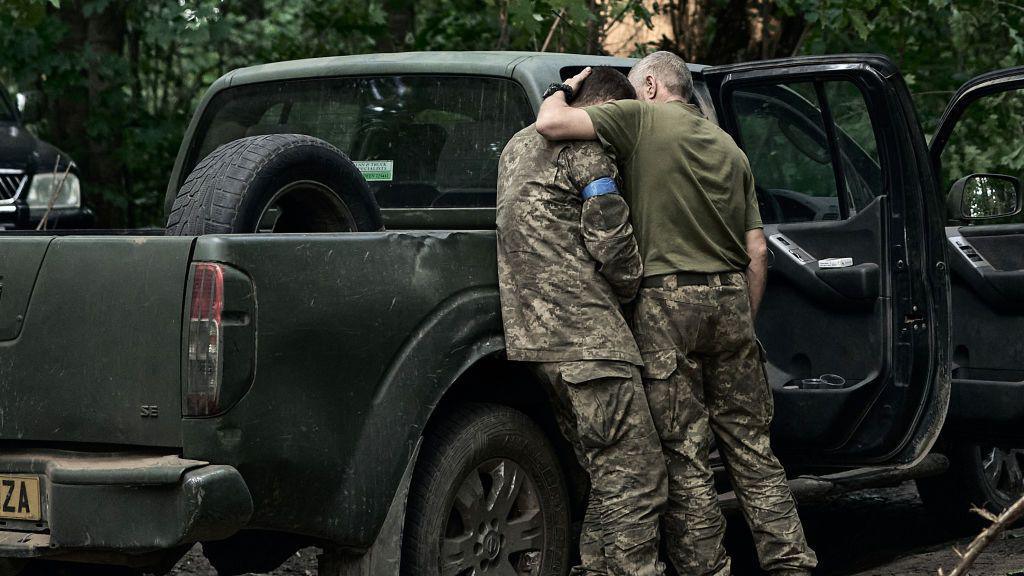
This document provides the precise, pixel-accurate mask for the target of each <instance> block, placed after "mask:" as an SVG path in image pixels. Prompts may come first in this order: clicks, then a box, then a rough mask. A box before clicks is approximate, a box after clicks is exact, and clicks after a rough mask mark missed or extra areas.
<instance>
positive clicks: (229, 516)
mask: <svg viewBox="0 0 1024 576" xmlns="http://www.w3.org/2000/svg"><path fill="white" fill-rule="evenodd" d="M4 474H12V475H19V476H25V475H31V476H36V477H38V478H39V480H40V492H41V499H42V519H41V520H39V521H18V520H6V521H3V530H0V557H7V558H29V557H39V556H59V555H65V554H69V553H70V554H73V553H76V552H89V551H111V552H117V553H121V554H145V553H147V552H153V551H158V550H166V549H170V548H174V547H177V546H181V545H183V544H189V543H192V542H197V541H201V540H217V539H221V538H226V537H228V536H230V535H231V534H234V533H235V532H237V531H238V530H239V528H241V527H242V526H243V525H245V523H246V522H247V521H248V520H249V517H250V516H251V515H252V498H251V497H250V495H249V490H248V488H247V487H246V485H245V482H244V481H243V480H242V476H241V475H240V474H239V473H238V471H237V470H235V469H234V468H232V467H230V466H218V465H211V464H208V463H206V462H201V461H197V460H185V459H182V458H178V457H177V456H157V455H139V454H134V455H133V454H83V453H77V452H58V451H28V452H16V453H6V454H3V455H0V475H4Z"/></svg>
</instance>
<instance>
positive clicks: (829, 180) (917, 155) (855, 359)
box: [704, 56, 949, 465]
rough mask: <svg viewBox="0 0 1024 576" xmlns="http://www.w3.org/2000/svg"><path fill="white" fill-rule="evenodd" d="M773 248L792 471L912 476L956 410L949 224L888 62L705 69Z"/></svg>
mask: <svg viewBox="0 0 1024 576" xmlns="http://www.w3.org/2000/svg"><path fill="white" fill-rule="evenodd" d="M704 77H705V80H706V82H707V85H708V89H709V91H710V92H711V96H712V98H713V99H714V101H715V104H716V107H717V108H718V110H717V111H718V117H719V118H720V119H721V122H722V126H723V128H725V129H726V130H728V131H729V132H730V133H731V134H732V135H733V137H734V138H735V139H736V140H737V142H738V143H739V144H740V146H741V147H742V148H743V149H744V151H745V152H746V153H747V156H748V158H749V159H750V162H751V168H752V170H753V172H754V179H755V183H756V184H757V186H758V196H759V198H758V199H759V204H760V207H761V211H762V217H763V219H764V221H765V224H766V226H765V233H766V235H767V236H768V237H769V249H770V251H771V264H770V269H769V280H768V286H767V290H766V294H765V299H764V302H763V304H762V308H761V312H760V313H759V317H758V318H757V330H758V335H759V336H760V338H761V340H762V342H763V343H764V344H765V348H766V356H767V360H768V362H767V365H766V371H767V373H768V377H769V382H770V384H771V386H772V389H773V391H774V394H775V402H776V411H775V419H774V422H773V430H772V432H773V438H774V445H775V447H776V449H777V451H779V452H780V453H781V454H783V455H784V456H785V458H786V459H787V461H788V462H790V463H792V462H799V461H801V460H807V461H813V462H815V463H821V462H826V463H833V464H836V465H853V464H869V463H890V462H900V463H906V462H911V461H913V460H915V459H917V458H919V457H921V456H922V455H923V454H924V453H925V452H926V451H927V449H928V448H929V447H930V445H931V444H932V442H934V440H935V437H936V436H937V433H938V430H937V428H938V427H939V426H937V423H938V424H941V422H942V419H943V418H944V416H945V411H946V407H947V402H948V393H949V381H948V374H949V373H948V364H947V357H946V354H945V349H944V347H943V346H942V343H943V342H944V341H945V337H946V334H947V330H948V310H947V306H946V302H945V299H946V295H947V293H946V284H945V278H943V277H937V276H936V275H935V274H934V273H933V272H932V271H933V270H935V268H934V266H935V265H936V263H941V262H942V254H943V242H944V237H943V235H942V225H941V224H942V220H941V212H940V206H939V204H938V198H937V197H936V196H935V195H934V181H933V180H932V175H931V170H930V166H929V165H928V160H927V154H926V147H925V145H924V140H923V137H922V136H921V133H920V127H919V126H918V125H917V123H916V120H915V119H914V118H915V116H914V112H913V108H912V105H911V104H910V102H909V97H908V94H907V90H906V87H905V86H904V85H903V82H902V80H901V78H900V76H899V73H898V71H897V70H896V69H895V67H893V66H892V64H891V63H890V62H889V61H888V60H886V59H884V58H880V57H871V56H844V57H812V58H795V59H787V60H782V61H774V62H761V63H754V64H747V65H736V66H727V67H717V68H711V69H706V70H705V71H704Z"/></svg>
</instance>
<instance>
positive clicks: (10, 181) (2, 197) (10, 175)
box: [0, 169, 28, 204]
mask: <svg viewBox="0 0 1024 576" xmlns="http://www.w3.org/2000/svg"><path fill="white" fill-rule="evenodd" d="M26 183H28V175H27V174H25V173H24V172H21V171H20V170H3V169H0V204H11V203H12V202H14V201H15V199H17V198H18V196H21V192H22V190H23V189H24V188H25V184H26Z"/></svg>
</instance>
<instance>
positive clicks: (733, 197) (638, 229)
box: [584, 100, 761, 276]
mask: <svg viewBox="0 0 1024 576" xmlns="http://www.w3.org/2000/svg"><path fill="white" fill-rule="evenodd" d="M584 110H585V111H586V112H587V114H588V115H589V116H590V120H591V121H592V122H593V123H594V130H595V131H596V132H597V136H598V138H599V139H600V140H601V142H602V143H603V144H604V145H605V147H607V148H608V149H610V150H611V151H612V152H613V153H614V154H615V158H616V160H617V161H618V163H619V165H620V166H621V167H622V173H623V176H624V177H625V181H624V188H625V190H624V194H625V199H626V202H627V203H628V204H629V207H630V211H631V213H632V218H633V225H634V228H635V233H636V238H637V243H638V244H639V246H640V253H641V256H642V257H643V261H644V275H645V276H658V275H661V274H670V273H673V272H736V271H743V270H746V268H747V264H749V262H750V258H749V256H748V255H747V246H746V238H745V233H746V232H747V231H748V230H753V229H757V228H761V216H760V214H759V212H758V208H757V197H756V196H755V194H754V179H753V177H752V176H751V174H750V165H749V164H748V163H747V157H746V156H745V155H744V154H743V152H741V151H740V149H739V148H738V147H737V146H736V143H735V142H733V140H732V138H731V137H730V136H729V135H728V134H726V133H725V132H724V131H722V129H721V128H719V127H718V126H715V125H714V124H712V123H711V122H708V121H707V120H706V119H704V116H703V115H701V113H700V111H698V110H697V109H696V108H694V107H693V106H691V105H690V104H687V103H685V102H681V101H673V102H668V103H665V104H655V103H650V102H640V101H638V100H622V101H618V102H609V103H607V104H602V105H600V106H591V107H588V108H584ZM737 191H742V192H743V193H742V194H738V193H737ZM670 230H671V231H672V233H667V232H668V231H670Z"/></svg>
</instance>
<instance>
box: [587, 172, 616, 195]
mask: <svg viewBox="0 0 1024 576" xmlns="http://www.w3.org/2000/svg"><path fill="white" fill-rule="evenodd" d="M618 193H619V186H618V185H617V184H615V180H613V179H611V178H608V177H605V178H598V179H597V180H594V181H593V182H591V183H590V184H587V186H586V187H585V188H583V191H581V192H580V196H583V199H584V200H587V199H590V198H593V197H594V196H601V195H602V194H618Z"/></svg>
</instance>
